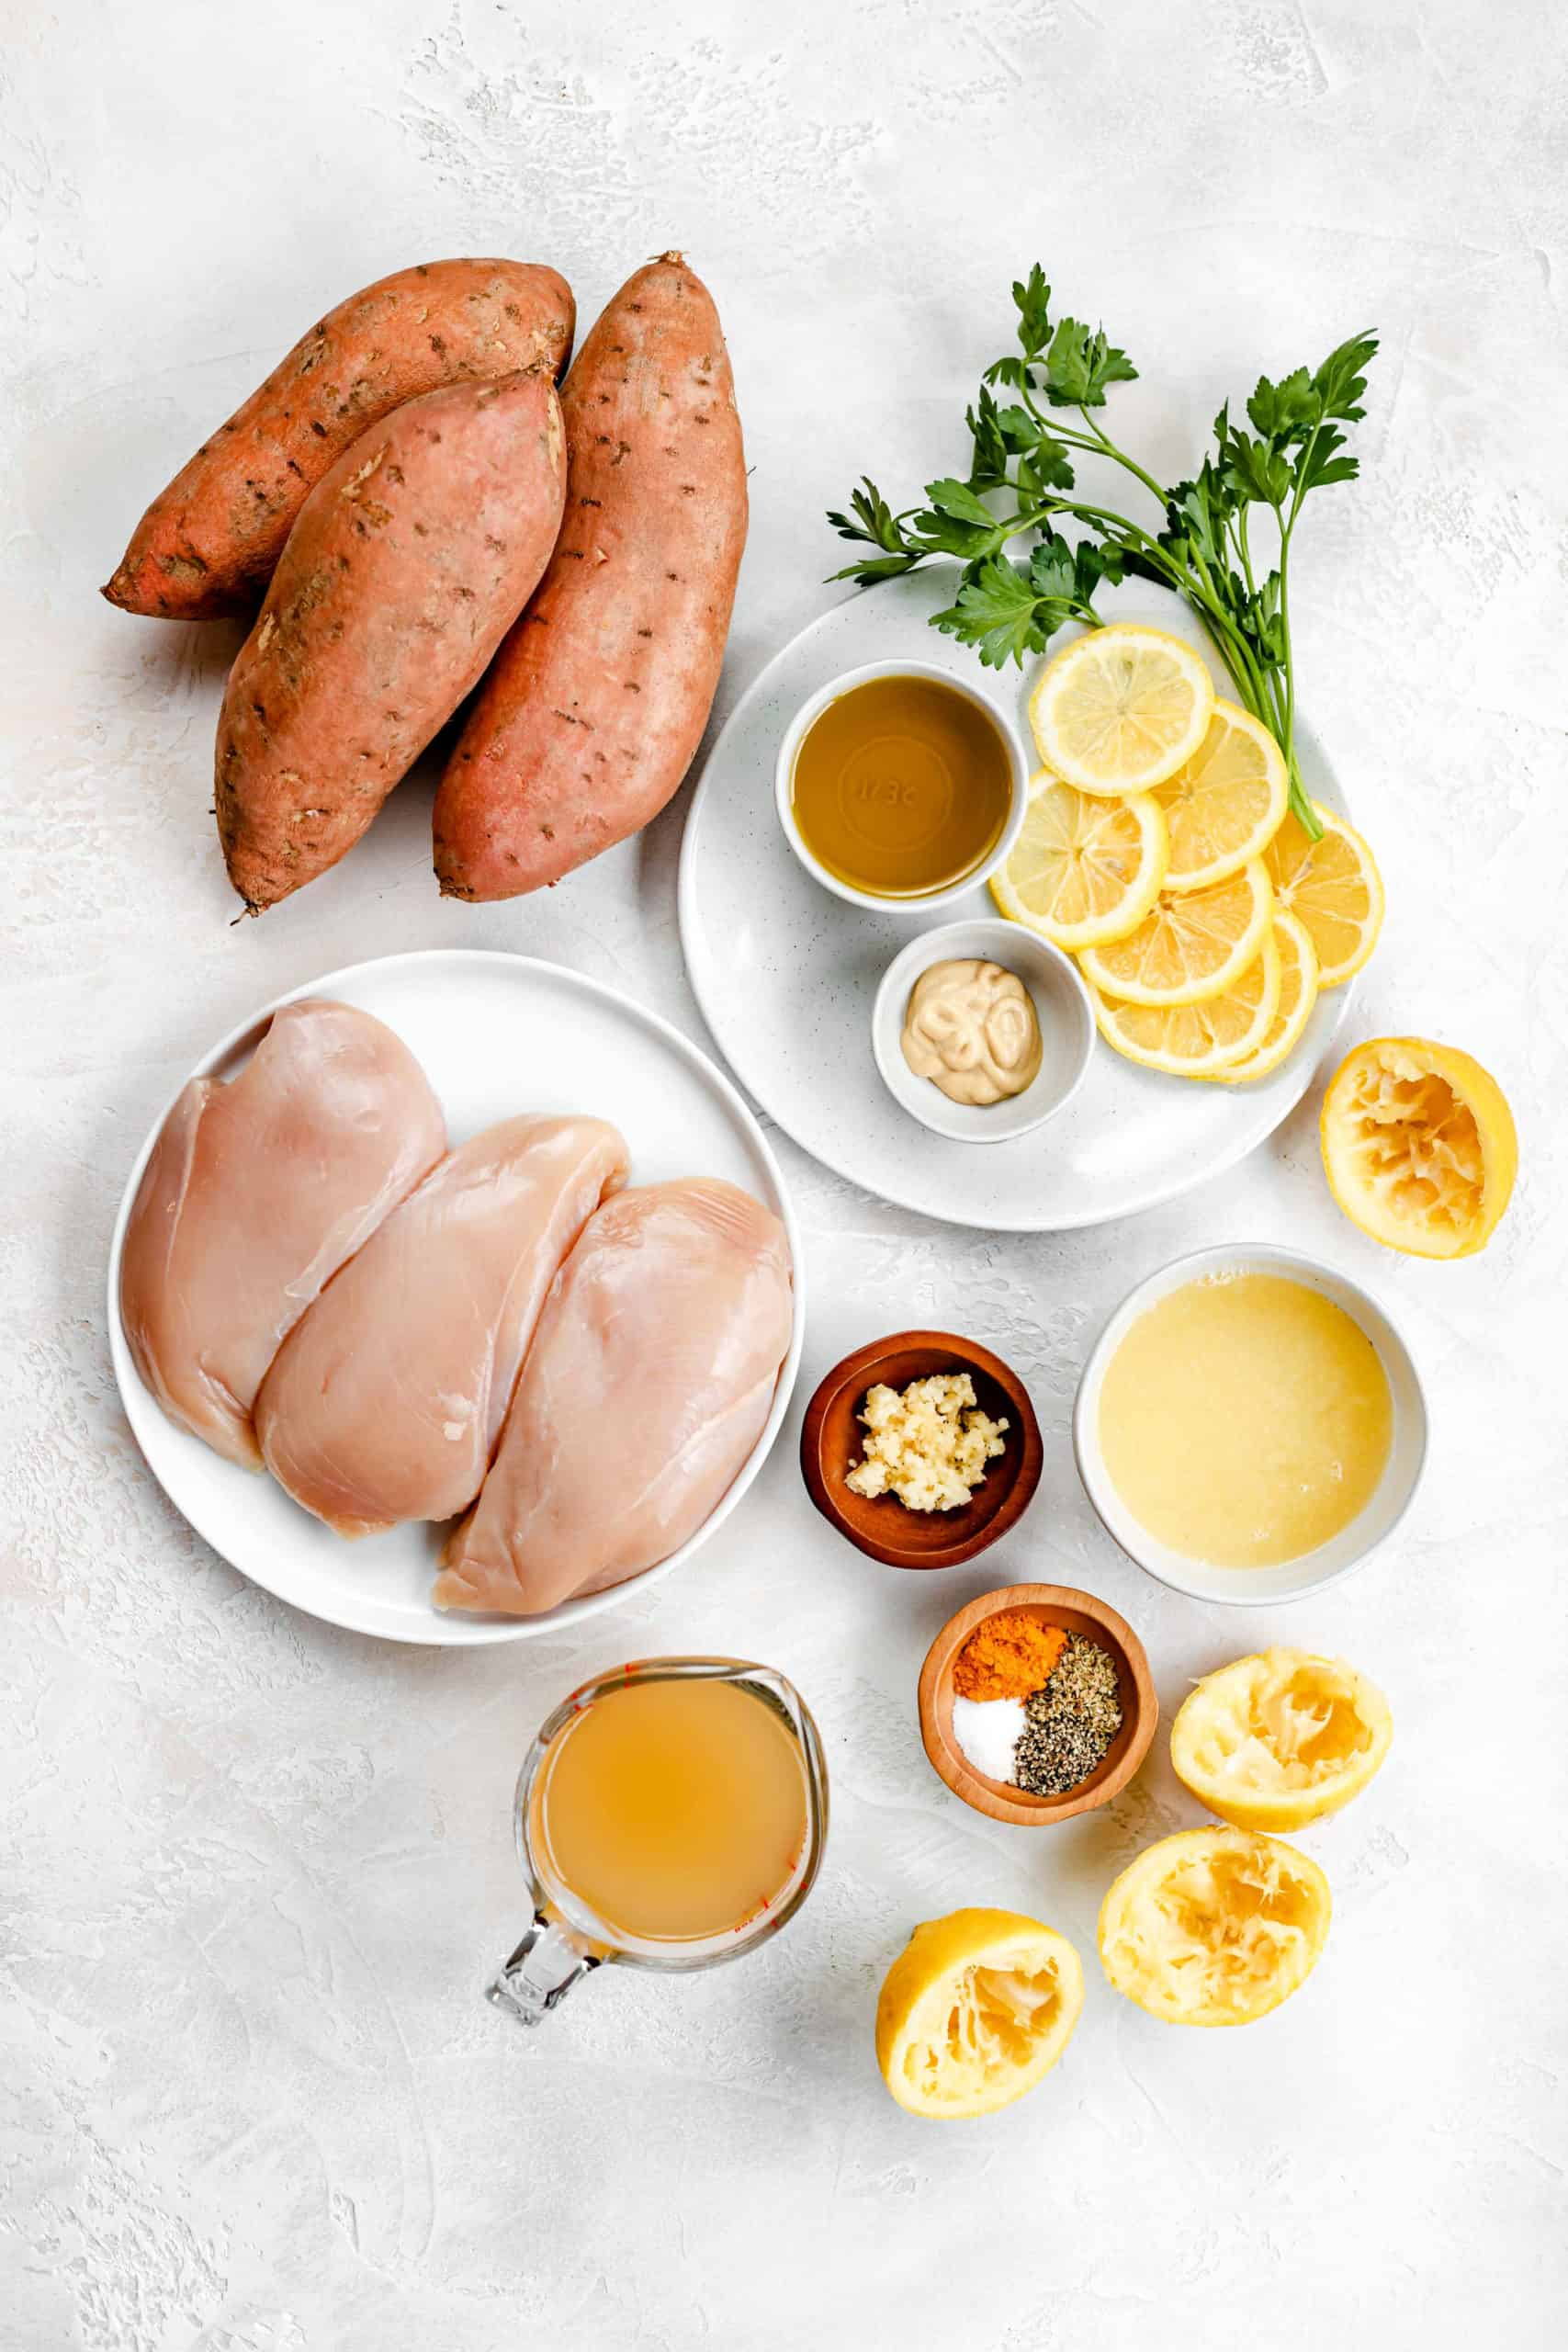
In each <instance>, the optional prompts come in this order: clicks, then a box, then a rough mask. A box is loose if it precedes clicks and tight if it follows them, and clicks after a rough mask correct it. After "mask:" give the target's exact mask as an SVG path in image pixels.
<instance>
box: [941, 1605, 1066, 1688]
mask: <svg viewBox="0 0 1568 2352" xmlns="http://www.w3.org/2000/svg"><path fill="white" fill-rule="evenodd" d="M1066 1645H1067V1636H1066V1632H1065V1630H1064V1629H1063V1627H1062V1626H1060V1625H1046V1624H1043V1623H1042V1622H1041V1620H1040V1619H1039V1618H1038V1617H1032V1616H1030V1615H1029V1614H1028V1612H1027V1611H1024V1610H1022V1609H1003V1610H1001V1611H998V1614H997V1615H996V1616H995V1617H987V1619H986V1621H985V1623H983V1624H980V1625H976V1628H975V1631H974V1632H973V1633H972V1634H970V1636H969V1639H968V1640H967V1641H966V1642H965V1643H964V1647H963V1648H962V1649H961V1650H960V1651H959V1653H958V1657H957V1658H956V1660H955V1661H954V1664H953V1689H954V1690H955V1691H957V1693H958V1695H959V1697H960V1698H961V1699H1025V1698H1027V1697H1028V1695H1029V1693H1030V1692H1031V1691H1038V1690H1040V1689H1041V1688H1042V1687H1043V1684H1044V1683H1045V1682H1046V1681H1047V1680H1048V1679H1050V1674H1051V1669H1052V1668H1053V1667H1054V1666H1055V1663H1056V1660H1057V1659H1058V1658H1059V1657H1061V1655H1062V1652H1063V1650H1064V1649H1065V1648H1066Z"/></svg>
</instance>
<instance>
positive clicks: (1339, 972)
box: [1263, 800, 1383, 989]
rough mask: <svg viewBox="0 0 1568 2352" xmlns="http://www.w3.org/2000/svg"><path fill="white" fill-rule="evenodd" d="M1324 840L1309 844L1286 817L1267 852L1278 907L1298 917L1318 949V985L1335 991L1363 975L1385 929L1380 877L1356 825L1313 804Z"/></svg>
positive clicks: (1266, 862) (1375, 862) (1266, 860)
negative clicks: (1358, 975)
mask: <svg viewBox="0 0 1568 2352" xmlns="http://www.w3.org/2000/svg"><path fill="white" fill-rule="evenodd" d="M1312 805H1313V808H1314V810H1315V812H1316V815H1317V820H1318V822H1319V824H1320V825H1321V826H1322V827H1323V839H1322V840H1321V841H1319V842H1309V841H1308V839H1307V837H1306V835H1305V833H1303V831H1302V829H1301V827H1300V825H1298V824H1297V822H1296V820H1295V818H1294V817H1293V816H1287V817H1286V819H1285V820H1284V822H1283V824H1282V825H1281V826H1280V830H1279V831H1278V832H1277V833H1276V834H1275V836H1274V838H1273V840H1272V841H1271V842H1269V846H1268V848H1267V849H1266V850H1265V851H1264V853H1263V860H1264V864H1265V865H1267V867H1268V869H1269V880H1270V881H1271V882H1272V883H1273V885H1274V895H1275V897H1276V898H1277V899H1278V900H1279V902H1280V905H1281V906H1282V907H1284V908H1286V909H1288V910H1289V911H1290V912H1291V913H1292V914H1293V915H1299V916H1300V917H1301V919H1302V921H1303V922H1304V923H1305V925H1306V927H1307V929H1308V931H1310V932H1311V933H1312V944H1313V945H1314V947H1315V948H1316V950H1317V984H1318V987H1319V988H1320V989H1337V987H1338V986H1339V983H1340V981H1341V980H1348V978H1350V976H1351V974H1352V973H1353V972H1359V970H1360V968H1361V967H1362V965H1363V964H1364V963H1365V962H1366V960H1367V958H1368V956H1370V955H1371V952H1372V950H1373V948H1374V947H1375V946H1376V945H1377V944H1378V933H1379V932H1380V931H1381V930H1382V910H1383V898H1382V876H1381V875H1380V874H1379V872H1378V869H1377V861H1376V860H1375V859H1374V857H1373V856H1372V854H1371V850H1370V849H1369V848H1368V847H1367V844H1366V842H1364V841H1363V840H1362V839H1361V836H1360V834H1359V833H1358V832H1357V831H1355V830H1354V829H1353V827H1351V826H1349V825H1348V824H1347V823H1346V822H1345V820H1344V818H1343V817H1337V816H1336V815H1335V813H1334V811H1333V809H1325V807H1324V806H1323V803H1322V802H1321V801H1320V800H1314V802H1313V804H1312Z"/></svg>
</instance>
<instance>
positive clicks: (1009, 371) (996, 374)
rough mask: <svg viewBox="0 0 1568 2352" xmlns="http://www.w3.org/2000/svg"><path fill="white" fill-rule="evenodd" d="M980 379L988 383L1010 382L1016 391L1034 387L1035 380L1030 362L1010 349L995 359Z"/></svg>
mask: <svg viewBox="0 0 1568 2352" xmlns="http://www.w3.org/2000/svg"><path fill="white" fill-rule="evenodd" d="M980 380H981V382H982V383H986V384H1010V385H1011V386H1012V389H1013V390H1014V391H1015V392H1018V391H1022V390H1025V389H1026V388H1027V387H1032V384H1033V382H1034V379H1033V377H1032V375H1031V374H1030V372H1029V365H1028V362H1027V361H1026V360H1022V359H1020V358H1019V357H1018V356H1016V354H1014V353H1013V352H1009V353H1008V354H1007V355H1006V356H1005V357H1004V358H1001V359H993V360H992V362H991V364H990V366H989V367H988V368H987V370H986V372H985V374H984V376H983V377H982V378H981V379H980Z"/></svg>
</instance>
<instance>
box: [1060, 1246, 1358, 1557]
mask: <svg viewBox="0 0 1568 2352" xmlns="http://www.w3.org/2000/svg"><path fill="white" fill-rule="evenodd" d="M1392 1439H1393V1398H1392V1397H1391V1395H1390V1392H1389V1385H1388V1375H1387V1374H1386V1373H1385V1372H1384V1371H1383V1368H1382V1363H1381V1361H1380V1359H1379V1356H1378V1352H1377V1350H1376V1349H1375V1348H1374V1347H1373V1345H1372V1343H1371V1340H1369V1339H1368V1337H1367V1335H1366V1333H1365V1332H1364V1331H1363V1330H1362V1329H1361V1328H1360V1326H1359V1324H1358V1323H1356V1322H1354V1321H1352V1319H1351V1317H1349V1316H1348V1315H1347V1314H1346V1313H1345V1311H1344V1309H1343V1308H1342V1307H1339V1306H1336V1305H1335V1304H1334V1302H1333V1300H1332V1299H1328V1298H1325V1297H1324V1296H1323V1295H1322V1294H1321V1292H1318V1291H1315V1290H1312V1289H1309V1288H1308V1286H1307V1284H1306V1283H1300V1282H1293V1281H1292V1280H1290V1279H1289V1278H1288V1277H1287V1276H1284V1275H1280V1274H1258V1273H1238V1274H1224V1275H1219V1276H1210V1277H1208V1278H1206V1279H1204V1280H1201V1281H1198V1282H1190V1283H1183V1284H1182V1286H1181V1287H1180V1289H1179V1290H1174V1291H1172V1292H1170V1294H1169V1295H1168V1296H1167V1297H1165V1298H1162V1299H1161V1300H1159V1302H1158V1303H1157V1305H1156V1306H1151V1307H1150V1308H1149V1309H1148V1311H1147V1312H1146V1313H1145V1314H1143V1315H1140V1316H1139V1317H1138V1318H1137V1320H1136V1322H1135V1323H1134V1324H1133V1325H1132V1327H1131V1329H1129V1330H1128V1332H1127V1334H1126V1336H1125V1337H1124V1338H1123V1340H1122V1342H1121V1345H1120V1346H1119V1347H1118V1348H1117V1350H1116V1352H1115V1354H1114V1355H1113V1356H1112V1357H1111V1363H1110V1365H1109V1368H1108V1369H1107V1371H1106V1374H1105V1380H1104V1384H1103V1385H1102V1387H1101V1389H1100V1453H1101V1454H1102V1455H1103V1457H1104V1461H1105V1467H1106V1470H1107V1471H1108V1473H1109V1474H1110V1477H1111V1484H1112V1485H1113V1486H1114V1487H1115V1488H1116V1491H1117V1493H1118V1494H1119V1496H1120V1497H1121V1498H1122V1503H1123V1504H1124V1505H1125V1507H1126V1509H1127V1510H1129V1511H1130V1512H1131V1513H1132V1515H1133V1517H1134V1519H1135V1520H1136V1521H1138V1523H1139V1525H1140V1526H1141V1527H1144V1528H1145V1529H1146V1530H1147V1531H1148V1532H1149V1534H1151V1535H1152V1536H1154V1537H1155V1539H1156V1542H1158V1543H1161V1544H1165V1545H1166V1546H1167V1547H1168V1549H1169V1550H1170V1551H1172V1552H1176V1553H1179V1554H1180V1555H1182V1556H1183V1557H1184V1558H1186V1559H1190V1560H1201V1561H1202V1562H1204V1563H1205V1564H1206V1565H1207V1566H1211V1567H1216V1568H1263V1567H1277V1566H1280V1565H1281V1564H1282V1563H1283V1562H1284V1561H1286V1560H1299V1559H1300V1558H1302V1557H1303V1555H1304V1554H1306V1553H1308V1552H1313V1551H1315V1550H1316V1549H1317V1547H1318V1545H1319V1544H1326V1543H1328V1542H1329V1541H1330V1540H1331V1538H1333V1537H1334V1536H1336V1535H1337V1534H1338V1533H1339V1532H1340V1531H1341V1530H1342V1529H1344V1528H1346V1527H1348V1526H1349V1524H1350V1522H1351V1521H1352V1520H1353V1519H1355V1518H1356V1517H1357V1515H1358V1514H1359V1512H1360V1511H1361V1510H1363V1509H1364V1508H1365V1506H1366V1505H1367V1504H1368V1503H1369V1502H1370V1501H1371V1498H1372V1496H1373V1495H1374V1494H1375V1493H1376V1491H1377V1487H1378V1482H1379V1480H1380V1479H1381V1478H1382V1473H1383V1467H1384V1464H1386V1462H1387V1460H1388V1454H1389V1447H1390V1443H1391V1442H1392Z"/></svg>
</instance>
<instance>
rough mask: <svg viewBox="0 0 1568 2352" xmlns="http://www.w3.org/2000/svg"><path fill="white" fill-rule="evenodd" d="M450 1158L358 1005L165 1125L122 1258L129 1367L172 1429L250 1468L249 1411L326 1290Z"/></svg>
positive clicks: (211, 1090)
mask: <svg viewBox="0 0 1568 2352" xmlns="http://www.w3.org/2000/svg"><path fill="white" fill-rule="evenodd" d="M445 1150H446V1122H445V1120H444V1119H443V1117H442V1115H441V1105H440V1104H439V1103H437V1101H436V1100H435V1097H434V1094H433V1093H432V1092H431V1091H430V1081H429V1080H428V1079H427V1078H426V1077H425V1075H424V1072H423V1070H422V1069H421V1068H420V1066H419V1064H418V1063H417V1062H416V1061H415V1059H414V1057H413V1056H412V1054H411V1053H410V1051H409V1049H408V1047H407V1046H405V1045H404V1044H403V1042H402V1040H401V1039H400V1037H396V1036H394V1035H393V1034H392V1032H391V1031H390V1030H389V1028H387V1027H385V1026H384V1024H383V1023H381V1022H379V1021H377V1020H374V1019H373V1018H372V1016H371V1015H370V1014H369V1013H368V1012H355V1009H354V1007H353V1006H352V1005H347V1004H329V1003H327V1002H325V1001H322V1000H321V999H319V998H306V999H305V1000H304V1001H301V1002H300V1003H299V1004H286V1005H285V1006H284V1008H283V1010H282V1012H279V1013H276V1014H275V1016H274V1018H273V1021H272V1024H271V1026H270V1028H269V1029H268V1030H267V1033H266V1035H265V1037H264V1038H263V1039H262V1041H261V1043H260V1045H259V1046H257V1047H256V1049H255V1052H254V1054H253V1055H252V1056H251V1058H250V1060H249V1061H248V1062H247V1063H246V1065H245V1067H244V1069H243V1070H242V1071H241V1072H240V1075H239V1077H238V1078H236V1079H231V1080H230V1081H229V1083H228V1084H227V1085H225V1084H223V1083H222V1081H221V1080H216V1079H210V1078H195V1079H192V1080H191V1082H190V1084H189V1085H188V1086H187V1087H186V1090H185V1092H184V1093H183V1094H182V1095H181V1096H180V1099H179V1101H178V1102H177V1103H175V1107H174V1109H173V1110H172V1111H171V1112H170V1114H169V1115H168V1117H167V1119H165V1121H164V1127H163V1132H162V1133H161V1134H160V1136H159V1137H158V1140H157V1142H156V1143H155V1144H154V1145H153V1147H152V1157H151V1159H149V1160H148V1162H147V1166H146V1169H145V1170H144V1171H143V1174H142V1178H141V1184H140V1186H139V1187H138V1189H137V1194H136V1201H135V1204H134V1205H133V1207H132V1209H131V1212H130V1223H129V1224H128V1225H127V1227H126V1232H125V1248H124V1251H123V1253H122V1255H121V1259H120V1270H119V1312H120V1319H121V1321H122V1323H123V1324H124V1326H125V1336H126V1339H127V1340H128V1341H129V1342H130V1352H131V1354H132V1355H133V1356H134V1357H135V1359H136V1368H137V1370H138V1372H140V1374H141V1377H142V1379H143V1380H144V1381H145V1382H146V1384H147V1385H148V1387H149V1388H150V1389H151V1390H152V1394H153V1395H154V1397H156V1398H157V1399H158V1402H159V1404H160V1405H161V1406H162V1407H163V1408H164V1412H165V1413H167V1415H168V1416H169V1419H171V1420H173V1421H178V1422H179V1423H180V1425H181V1427H182V1428H184V1429H187V1430H190V1431H191V1432H192V1433H193V1435H195V1436H197V1437H199V1438H204V1439H205V1440H206V1442H207V1443H208V1444H209V1445H210V1446H211V1447H212V1448H213V1449H214V1451H215V1452H216V1453H221V1454H225V1455H226V1456H227V1457H228V1459H229V1460H230V1461H231V1462H240V1463H243V1464H245V1465H246V1467H247V1468H253V1469H254V1468H257V1467H259V1466H260V1463H261V1452H260V1448H259V1447H258V1446H257V1443H256V1436H255V1430H254V1426H253V1424H252V1419H251V1408H252V1407H253V1405H254V1401H255V1395H256V1391H257V1389H258V1388H259V1387H260V1386H261V1384H262V1379H263V1375H264V1374H265V1372H266V1368H267V1366H268V1365H269V1364H270V1363H271V1362H272V1360H273V1357H274V1356H275V1355H276V1353H277V1351H278V1348H279V1346H280V1345H281V1343H282V1341H283V1340H285V1339H286V1338H287V1336H288V1333H289V1332H290V1331H291V1330H292V1329H293V1328H294V1326H295V1324H296V1323H297V1322H298V1321H299V1317H300V1316H301V1315H303V1314H304V1312H305V1309H306V1308H307V1307H308V1306H310V1303H311V1301H312V1300H313V1299H314V1298H315V1297H316V1295H317V1294H318V1293H319V1292H320V1291H321V1288H322V1286H323V1284H324V1283H326V1282H327V1281H328V1280H329V1279H330V1278H331V1276H332V1275H333V1274H335V1273H336V1272H337V1270H338V1268H339V1267H340V1266H341V1265H343V1264H344V1261H345V1260H347V1259H349V1258H352V1257H353V1255H354V1253H355V1250H357V1249H358V1248H359V1246H360V1244H361V1242H363V1241H366V1240H367V1239H368V1238H369V1236H370V1235H371V1234H372V1233H374V1232H375V1230H376V1227H378V1225H379V1224H380V1222H381V1219H382V1218H383V1217H384V1216H386V1215H387V1213H388V1211H389V1210H390V1209H394V1208H396V1206H397V1204H398V1203H399V1202H400V1200H401V1199H402V1198H403V1197H404V1195H405V1194H406V1193H411V1192H412V1190H413V1187H414V1186H415V1185H416V1184H417V1183H418V1182H419V1180H420V1178H421V1177H422V1176H423V1175H424V1174H425V1173H426V1171H427V1170H429V1169H430V1168H432V1167H433V1166H434V1163H435V1161H436V1160H438V1159H440V1157H441V1155H442V1153H443V1152H444V1151H445Z"/></svg>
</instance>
